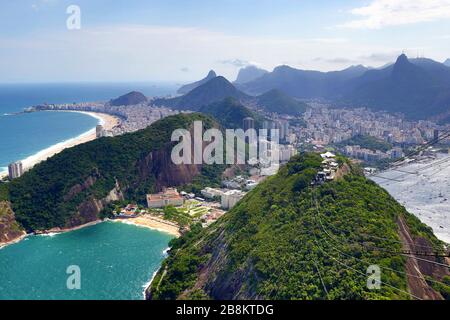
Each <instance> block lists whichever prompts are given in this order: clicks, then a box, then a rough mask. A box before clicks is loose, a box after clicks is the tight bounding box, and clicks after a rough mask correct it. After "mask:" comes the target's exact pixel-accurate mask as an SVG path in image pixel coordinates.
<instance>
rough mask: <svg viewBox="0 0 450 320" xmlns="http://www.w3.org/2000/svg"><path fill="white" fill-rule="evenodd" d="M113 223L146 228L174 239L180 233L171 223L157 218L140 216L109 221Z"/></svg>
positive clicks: (179, 235)
mask: <svg viewBox="0 0 450 320" xmlns="http://www.w3.org/2000/svg"><path fill="white" fill-rule="evenodd" d="M110 221H113V222H120V223H124V224H129V225H133V226H136V227H142V228H147V229H151V230H155V231H159V232H163V233H167V234H170V235H172V236H174V237H176V238H179V237H181V233H180V231H179V227H178V226H175V224H173V223H171V222H168V221H167V222H166V221H162V220H160V219H157V218H153V217H149V216H141V217H137V218H128V219H113V220H110Z"/></svg>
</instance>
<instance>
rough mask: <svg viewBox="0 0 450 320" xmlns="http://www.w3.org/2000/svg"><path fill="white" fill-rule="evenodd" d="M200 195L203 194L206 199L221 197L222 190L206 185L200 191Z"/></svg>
mask: <svg viewBox="0 0 450 320" xmlns="http://www.w3.org/2000/svg"><path fill="white" fill-rule="evenodd" d="M201 193H202V196H204V197H205V198H206V199H214V198H215V197H222V195H223V194H224V192H223V191H222V190H220V189H214V188H210V187H206V188H205V189H203V190H202V191H201Z"/></svg>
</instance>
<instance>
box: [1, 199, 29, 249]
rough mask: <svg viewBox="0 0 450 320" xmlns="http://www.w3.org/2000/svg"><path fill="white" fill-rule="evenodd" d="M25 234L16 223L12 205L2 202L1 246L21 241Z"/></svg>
mask: <svg viewBox="0 0 450 320" xmlns="http://www.w3.org/2000/svg"><path fill="white" fill-rule="evenodd" d="M25 234H26V233H25V231H24V230H23V229H22V227H20V225H19V224H18V223H17V222H16V219H15V217H14V212H13V211H12V209H11V207H10V204H9V203H8V202H6V201H3V202H0V246H1V245H2V244H7V243H9V242H13V241H15V240H17V239H20V238H21V237H22V236H24V235H25Z"/></svg>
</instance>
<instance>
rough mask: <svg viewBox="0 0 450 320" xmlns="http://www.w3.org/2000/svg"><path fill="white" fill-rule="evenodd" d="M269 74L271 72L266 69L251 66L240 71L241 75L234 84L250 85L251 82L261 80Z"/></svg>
mask: <svg viewBox="0 0 450 320" xmlns="http://www.w3.org/2000/svg"><path fill="white" fill-rule="evenodd" d="M267 73H269V72H268V71H266V70H264V69H260V68H258V67H257V66H253V65H250V66H247V67H245V68H242V69H241V70H239V74H238V76H237V78H236V81H235V82H234V83H236V84H243V83H248V82H250V81H253V80H256V79H258V78H261V77H262V76H263V75H265V74H267Z"/></svg>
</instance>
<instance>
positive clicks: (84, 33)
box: [0, 0, 450, 82]
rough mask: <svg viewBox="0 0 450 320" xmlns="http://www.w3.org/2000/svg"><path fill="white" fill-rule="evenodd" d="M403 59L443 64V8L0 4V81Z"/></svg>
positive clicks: (188, 76) (146, 76)
mask: <svg viewBox="0 0 450 320" xmlns="http://www.w3.org/2000/svg"><path fill="white" fill-rule="evenodd" d="M72 4H75V5H78V6H79V7H80V9H81V29H80V30H68V29H67V27H66V20H67V18H68V17H69V15H68V14H67V13H66V10H67V7H68V6H69V5H72ZM402 51H405V52H406V53H407V54H408V55H409V56H411V57H416V56H417V55H421V56H426V57H429V58H432V59H435V60H438V61H443V60H445V59H446V58H450V0H414V1H411V0H366V1H353V0H347V1H344V0H333V1H331V0H327V1H323V0H311V1H307V0H208V1H206V0H70V1H66V0H19V1H10V0H0V82H55V81H183V82H185V81H189V80H193V79H198V78H200V77H203V76H205V75H206V73H207V72H208V71H209V70H210V69H214V70H216V72H217V73H218V74H221V75H224V76H226V77H227V78H229V79H230V80H234V79H235V77H236V74H237V71H238V69H239V68H240V67H242V66H245V65H246V64H249V63H251V64H256V65H259V66H261V67H263V68H266V69H268V70H272V69H273V68H274V67H275V66H277V65H281V64H288V65H290V66H293V67H296V68H303V69H318V70H324V71H328V70H337V69H343V68H345V67H348V66H349V65H352V64H365V65H369V66H381V65H384V64H386V63H387V62H391V61H393V60H394V59H395V57H396V56H397V55H399V54H400V53H401V52H402Z"/></svg>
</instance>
